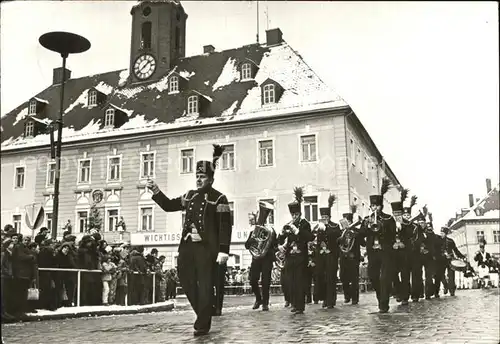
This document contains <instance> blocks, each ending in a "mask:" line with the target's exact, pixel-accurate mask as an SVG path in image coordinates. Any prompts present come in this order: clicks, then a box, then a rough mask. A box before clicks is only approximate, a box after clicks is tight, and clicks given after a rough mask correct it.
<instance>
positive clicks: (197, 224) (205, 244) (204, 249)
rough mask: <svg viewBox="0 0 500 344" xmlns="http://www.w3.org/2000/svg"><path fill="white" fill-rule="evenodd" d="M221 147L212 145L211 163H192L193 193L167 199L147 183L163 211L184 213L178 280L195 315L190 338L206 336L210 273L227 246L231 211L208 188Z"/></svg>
mask: <svg viewBox="0 0 500 344" xmlns="http://www.w3.org/2000/svg"><path fill="white" fill-rule="evenodd" d="M223 151H224V148H223V147H221V146H219V145H214V152H213V160H212V161H198V162H197V163H196V186H197V190H189V191H188V192H187V193H185V194H184V195H182V196H180V197H177V198H175V199H170V198H168V197H167V196H165V194H163V193H162V192H161V191H160V189H159V187H158V185H157V184H156V183H155V182H154V181H152V180H148V184H147V185H148V188H149V189H150V190H152V191H153V200H154V201H155V202H156V203H157V204H158V205H159V206H160V207H161V208H162V209H163V210H165V211H167V212H175V211H182V210H185V211H186V219H185V221H184V226H183V231H182V238H181V242H180V245H179V258H178V264H179V279H180V282H181V286H182V289H183V290H184V292H185V293H186V296H187V298H188V300H189V302H190V304H191V306H192V307H193V310H194V311H195V313H196V315H197V319H196V321H195V324H194V329H195V331H194V335H195V336H200V335H205V334H208V332H209V331H210V327H211V325H212V315H213V302H214V301H213V300H214V297H215V296H214V285H215V283H214V280H213V276H214V270H215V269H217V264H225V263H226V262H227V259H228V257H229V246H230V243H231V231H232V227H231V209H230V208H229V203H228V200H227V197H226V196H225V195H224V194H222V193H221V192H220V191H218V190H216V189H214V188H213V187H212V185H213V182H214V172H215V166H216V164H217V160H218V159H219V158H220V156H221V155H222V152H223Z"/></svg>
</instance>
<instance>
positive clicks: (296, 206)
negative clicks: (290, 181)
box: [288, 187, 304, 214]
mask: <svg viewBox="0 0 500 344" xmlns="http://www.w3.org/2000/svg"><path fill="white" fill-rule="evenodd" d="M293 195H294V196H295V200H294V201H293V202H291V203H288V210H289V211H290V214H295V213H301V212H302V211H301V204H302V201H303V200H304V189H303V188H301V187H294V188H293Z"/></svg>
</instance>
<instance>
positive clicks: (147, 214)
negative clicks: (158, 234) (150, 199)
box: [141, 207, 153, 231]
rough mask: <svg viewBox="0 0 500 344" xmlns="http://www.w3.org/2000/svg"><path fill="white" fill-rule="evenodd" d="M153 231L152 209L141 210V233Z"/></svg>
mask: <svg viewBox="0 0 500 344" xmlns="http://www.w3.org/2000/svg"><path fill="white" fill-rule="evenodd" d="M152 230H153V208H152V207H146V208H141V231H152Z"/></svg>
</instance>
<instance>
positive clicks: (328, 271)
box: [314, 195, 341, 308]
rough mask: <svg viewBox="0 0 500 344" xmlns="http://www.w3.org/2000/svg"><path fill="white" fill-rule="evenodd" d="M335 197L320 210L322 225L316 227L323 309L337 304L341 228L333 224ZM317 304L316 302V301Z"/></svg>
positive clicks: (316, 287) (317, 286) (317, 295)
mask: <svg viewBox="0 0 500 344" xmlns="http://www.w3.org/2000/svg"><path fill="white" fill-rule="evenodd" d="M334 202H335V196H334V195H330V196H329V197H328V207H324V208H319V213H320V215H321V220H320V223H319V224H318V225H317V226H316V232H317V233H316V245H315V247H314V261H315V263H316V265H315V279H314V294H315V299H316V300H323V305H322V307H323V308H333V307H334V306H335V304H336V302H337V270H338V265H339V248H338V245H337V242H338V241H337V240H338V239H339V238H340V234H341V232H340V226H339V225H338V224H337V223H334V222H332V221H331V220H330V219H331V208H332V206H333V203H334ZM315 302H316V301H315Z"/></svg>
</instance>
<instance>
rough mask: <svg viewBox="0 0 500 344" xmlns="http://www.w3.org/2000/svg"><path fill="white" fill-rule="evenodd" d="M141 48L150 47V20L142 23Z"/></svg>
mask: <svg viewBox="0 0 500 344" xmlns="http://www.w3.org/2000/svg"><path fill="white" fill-rule="evenodd" d="M141 48H142V49H151V22H150V21H147V22H144V23H142V28H141Z"/></svg>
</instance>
